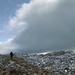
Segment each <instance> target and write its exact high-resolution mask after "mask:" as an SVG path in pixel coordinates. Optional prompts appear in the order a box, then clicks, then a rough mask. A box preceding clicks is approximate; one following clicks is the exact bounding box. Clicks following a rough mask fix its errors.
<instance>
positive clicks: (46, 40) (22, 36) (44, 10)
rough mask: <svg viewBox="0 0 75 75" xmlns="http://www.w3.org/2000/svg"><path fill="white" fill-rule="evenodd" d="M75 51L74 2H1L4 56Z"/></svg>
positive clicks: (0, 34) (0, 42)
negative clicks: (18, 53)
mask: <svg viewBox="0 0 75 75" xmlns="http://www.w3.org/2000/svg"><path fill="white" fill-rule="evenodd" d="M58 50H75V1H74V0H30V1H29V0H0V53H2V54H3V53H9V52H10V51H13V52H25V53H41V52H48V51H58Z"/></svg>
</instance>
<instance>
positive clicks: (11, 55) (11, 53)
mask: <svg viewBox="0 0 75 75" xmlns="http://www.w3.org/2000/svg"><path fill="white" fill-rule="evenodd" d="M10 58H11V60H12V58H13V52H10Z"/></svg>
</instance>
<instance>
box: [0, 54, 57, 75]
mask: <svg viewBox="0 0 75 75" xmlns="http://www.w3.org/2000/svg"><path fill="white" fill-rule="evenodd" d="M0 75H56V74H55V73H53V72H52V71H47V70H44V69H39V68H37V67H36V66H34V65H31V64H28V63H26V61H25V60H23V59H22V58H18V57H16V56H14V58H13V60H10V57H9V55H0Z"/></svg>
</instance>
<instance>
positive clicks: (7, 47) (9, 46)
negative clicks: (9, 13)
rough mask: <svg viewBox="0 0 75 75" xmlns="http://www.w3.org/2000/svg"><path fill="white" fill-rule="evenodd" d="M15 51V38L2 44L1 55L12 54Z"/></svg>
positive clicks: (0, 46)
mask: <svg viewBox="0 0 75 75" xmlns="http://www.w3.org/2000/svg"><path fill="white" fill-rule="evenodd" d="M14 49H16V47H15V44H13V38H10V39H8V40H6V41H4V42H0V54H6V53H10V52H11V51H13V50H14ZM14 52H15V51H14Z"/></svg>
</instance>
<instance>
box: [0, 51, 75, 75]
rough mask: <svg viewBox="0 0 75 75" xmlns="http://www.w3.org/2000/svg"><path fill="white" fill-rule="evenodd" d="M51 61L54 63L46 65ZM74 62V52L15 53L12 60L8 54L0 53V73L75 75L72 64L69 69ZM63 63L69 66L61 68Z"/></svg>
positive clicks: (4, 74)
mask: <svg viewBox="0 0 75 75" xmlns="http://www.w3.org/2000/svg"><path fill="white" fill-rule="evenodd" d="M60 61H62V62H60ZM70 61H71V62H70ZM51 62H52V63H53V62H54V64H53V65H52V66H48V64H50V63H51ZM74 62H75V53H73V52H72V53H71V52H66V53H65V52H63V51H61V52H53V53H48V54H45V55H43V54H41V55H37V54H33V55H28V54H15V55H14V57H13V59H12V60H11V59H10V56H9V55H0V75H75V69H74V66H73V67H72V69H70V67H71V65H72V64H73V65H74V64H75V63H74ZM39 63H40V64H39ZM64 63H65V64H66V63H67V64H68V65H69V66H68V67H66V66H64V68H63V65H64ZM59 65H60V66H59ZM53 67H54V68H53ZM60 67H62V69H61V68H60ZM55 68H56V69H55ZM57 69H58V70H57ZM64 69H65V70H64ZM54 70H55V71H54Z"/></svg>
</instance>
